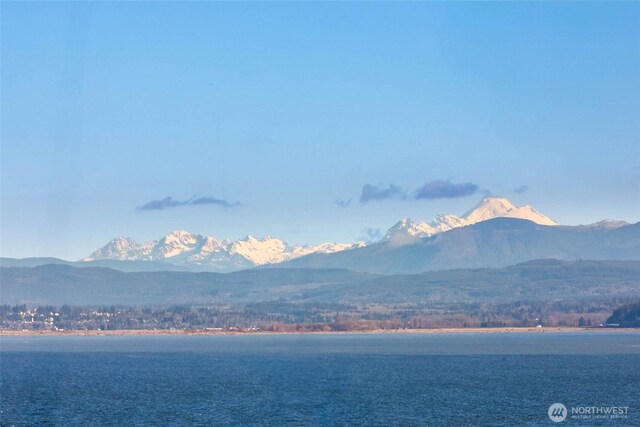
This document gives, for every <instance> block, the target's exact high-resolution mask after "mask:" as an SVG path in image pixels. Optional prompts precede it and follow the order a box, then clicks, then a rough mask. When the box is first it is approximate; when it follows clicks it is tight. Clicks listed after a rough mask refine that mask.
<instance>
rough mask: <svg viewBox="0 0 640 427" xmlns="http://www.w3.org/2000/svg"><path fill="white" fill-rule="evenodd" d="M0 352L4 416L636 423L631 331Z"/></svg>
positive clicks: (637, 338)
mask: <svg viewBox="0 0 640 427" xmlns="http://www.w3.org/2000/svg"><path fill="white" fill-rule="evenodd" d="M0 362H1V363H0V380H1V384H0V392H1V402H0V409H1V411H2V412H1V413H0V416H1V418H0V419H1V422H2V425H25V426H26V425H176V426H178V425H274V426H279V425H292V426H301V425H436V426H439V425H452V426H461V425H504V426H512V425H640V334H636V333H614V332H609V333H576V334H568V333H533V334H532V333H530V334H524V333H523V334H432V335H431V334H424V335H420V334H415V335H414V334H388V335H387V334H385V335H373V334H363V335H358V334H345V335H330V334H329V335H256V336H121V337H118V336H92V337H2V338H1V339H0ZM554 402H562V403H563V404H564V405H566V406H567V407H569V408H571V407H577V406H603V405H615V406H627V407H629V408H628V417H627V418H626V419H600V420H598V419H581V420H578V419H571V418H569V419H567V420H566V421H565V422H563V423H562V424H554V423H552V422H551V421H550V420H549V418H548V417H547V409H548V407H549V405H551V404H552V403H554Z"/></svg>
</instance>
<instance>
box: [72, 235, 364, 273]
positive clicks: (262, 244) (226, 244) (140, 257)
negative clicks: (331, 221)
mask: <svg viewBox="0 0 640 427" xmlns="http://www.w3.org/2000/svg"><path fill="white" fill-rule="evenodd" d="M362 245H364V243H362V242H359V243H355V244H352V243H322V244H320V245H316V246H302V245H295V246H289V245H287V244H286V243H285V242H284V241H282V240H280V239H275V238H272V237H270V236H267V237H264V238H262V239H258V238H256V237H253V236H251V235H249V236H247V237H245V238H244V239H241V240H237V241H235V242H231V241H229V240H217V239H215V238H214V237H211V236H201V235H199V234H191V233H189V232H188V231H184V230H176V231H172V232H171V233H169V234H167V235H166V236H164V237H162V238H161V239H159V240H154V241H151V242H145V243H137V242H136V241H135V240H133V239H130V238H124V237H119V238H116V239H113V240H112V241H110V242H109V243H107V244H106V245H105V246H104V247H102V248H100V249H98V250H97V251H95V252H94V253H92V254H91V255H89V256H88V257H86V258H84V259H83V261H96V260H105V259H114V260H120V261H166V262H170V263H172V264H176V265H184V266H191V267H197V268H200V269H203V270H214V271H231V270H238V269H242V268H250V267H255V266H259V265H265V264H277V263H281V262H284V261H288V260H290V259H293V258H297V257H301V256H304V255H309V254H311V253H332V252H337V251H342V250H346V249H351V248H354V247H359V246H362Z"/></svg>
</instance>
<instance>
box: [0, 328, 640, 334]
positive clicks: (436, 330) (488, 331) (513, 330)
mask: <svg viewBox="0 0 640 427" xmlns="http://www.w3.org/2000/svg"><path fill="white" fill-rule="evenodd" d="M543 332H554V333H558V332H565V333H566V332H603V333H608V332H626V333H640V328H588V327H585V328H579V327H563V326H550V327H546V328H544V327H543V328H535V327H525V328H515V327H506V328H434V329H376V330H370V331H319V332H314V331H309V332H271V331H217V330H216V331H210V330H201V329H156V330H153V329H152V330H148V329H118V330H107V331H102V330H94V331H81V330H71V331H30V330H24V331H16V330H8V329H0V337H12V336H13V337H35V336H48V337H50V336H124V335H132V336H141V335H218V336H220V335H336V334H337V335H350V334H495V333H543Z"/></svg>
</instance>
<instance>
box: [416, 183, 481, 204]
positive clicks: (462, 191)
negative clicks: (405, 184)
mask: <svg viewBox="0 0 640 427" xmlns="http://www.w3.org/2000/svg"><path fill="white" fill-rule="evenodd" d="M478 189H479V187H478V186H477V185H476V184H472V183H470V182H467V183H463V184H455V183H453V182H451V181H445V180H441V179H438V180H435V181H431V182H427V183H426V184H425V185H423V186H422V187H420V188H418V190H416V193H415V198H416V199H429V200H431V199H454V198H457V197H464V196H470V195H472V194H475V193H476V192H477V191H478Z"/></svg>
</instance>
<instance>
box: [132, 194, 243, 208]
mask: <svg viewBox="0 0 640 427" xmlns="http://www.w3.org/2000/svg"><path fill="white" fill-rule="evenodd" d="M186 205H193V206H199V205H218V206H222V207H225V208H230V207H233V206H238V205H240V203H239V202H235V203H230V202H228V201H226V200H223V199H217V198H215V197H192V198H191V199H189V200H185V201H180V200H175V199H174V198H173V197H171V196H167V197H165V198H164V199H161V200H151V201H150V202H147V203H145V204H144V205H142V206H138V207H137V208H136V209H137V210H139V211H159V210H163V209H170V208H177V207H178V206H186Z"/></svg>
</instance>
